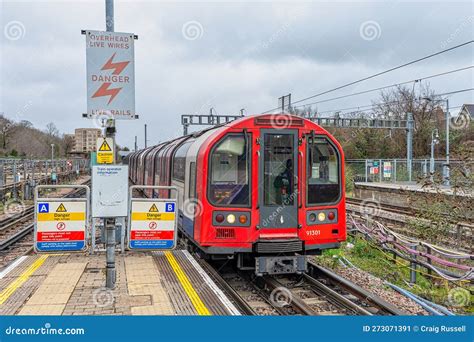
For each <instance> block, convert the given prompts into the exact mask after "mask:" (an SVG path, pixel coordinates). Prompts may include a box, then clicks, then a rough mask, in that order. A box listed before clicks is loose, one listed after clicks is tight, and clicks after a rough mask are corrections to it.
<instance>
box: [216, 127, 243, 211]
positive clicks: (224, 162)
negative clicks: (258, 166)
mask: <svg viewBox="0 0 474 342" xmlns="http://www.w3.org/2000/svg"><path fill="white" fill-rule="evenodd" d="M247 141H251V140H250V139H245V137H244V135H243V134H240V133H237V134H228V135H227V136H225V137H224V138H223V139H222V140H221V141H220V142H218V143H217V144H216V145H215V146H214V148H213V149H212V151H211V155H210V174H209V189H208V197H209V201H210V202H211V203H212V204H214V205H216V206H240V207H242V206H246V207H248V206H249V205H250V199H249V193H250V191H249V189H250V184H249V168H250V166H249V155H250V153H249V150H248V148H247Z"/></svg>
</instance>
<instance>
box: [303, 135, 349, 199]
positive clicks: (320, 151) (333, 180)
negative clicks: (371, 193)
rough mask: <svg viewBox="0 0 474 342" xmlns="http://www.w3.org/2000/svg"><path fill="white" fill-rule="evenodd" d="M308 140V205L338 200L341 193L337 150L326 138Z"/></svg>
mask: <svg viewBox="0 0 474 342" xmlns="http://www.w3.org/2000/svg"><path fill="white" fill-rule="evenodd" d="M308 142H309V143H308V172H307V174H308V186H307V199H308V205H317V204H326V203H334V202H337V201H338V200H339V197H340V194H341V186H340V176H339V174H340V171H339V170H340V166H339V163H340V161H339V160H340V158H339V155H338V153H337V150H336V149H335V147H334V146H333V145H332V144H330V143H329V141H328V140H326V139H314V141H312V139H311V138H310V139H308Z"/></svg>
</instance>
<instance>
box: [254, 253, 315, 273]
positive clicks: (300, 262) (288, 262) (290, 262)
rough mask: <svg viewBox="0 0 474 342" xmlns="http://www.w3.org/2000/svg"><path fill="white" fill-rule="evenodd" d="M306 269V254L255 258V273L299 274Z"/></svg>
mask: <svg viewBox="0 0 474 342" xmlns="http://www.w3.org/2000/svg"><path fill="white" fill-rule="evenodd" d="M306 271H307V263H306V256H304V255H293V256H261V257H256V258H255V274H256V275H257V276H263V275H266V274H289V273H296V274H301V273H304V272H306Z"/></svg>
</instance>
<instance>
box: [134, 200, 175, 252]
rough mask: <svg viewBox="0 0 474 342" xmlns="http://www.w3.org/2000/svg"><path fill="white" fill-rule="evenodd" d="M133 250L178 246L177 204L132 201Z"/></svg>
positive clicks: (173, 202) (169, 201)
mask: <svg viewBox="0 0 474 342" xmlns="http://www.w3.org/2000/svg"><path fill="white" fill-rule="evenodd" d="M129 237H130V241H129V246H130V248H132V249H173V248H174V247H175V245H176V202H175V201H173V200H166V201H137V200H132V204H131V215H130V234H129Z"/></svg>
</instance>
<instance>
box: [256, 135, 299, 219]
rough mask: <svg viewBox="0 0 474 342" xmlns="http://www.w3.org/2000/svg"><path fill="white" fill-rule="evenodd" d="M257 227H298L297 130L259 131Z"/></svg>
mask: <svg viewBox="0 0 474 342" xmlns="http://www.w3.org/2000/svg"><path fill="white" fill-rule="evenodd" d="M260 145H261V148H260V151H261V152H260V158H259V164H260V165H259V209H260V228H297V227H298V207H297V206H298V179H297V177H296V176H297V175H298V131H297V130H291V129H282V130H276V129H262V130H261V131H260Z"/></svg>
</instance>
